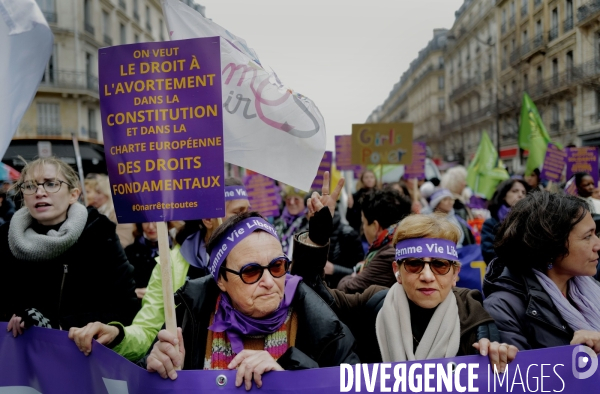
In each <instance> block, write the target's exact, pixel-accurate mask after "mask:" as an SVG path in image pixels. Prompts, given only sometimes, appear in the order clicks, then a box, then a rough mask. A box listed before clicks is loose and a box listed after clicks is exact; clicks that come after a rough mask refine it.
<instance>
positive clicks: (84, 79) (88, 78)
mask: <svg viewBox="0 0 600 394" xmlns="http://www.w3.org/2000/svg"><path fill="white" fill-rule="evenodd" d="M44 86H47V87H55V88H61V89H81V90H89V91H92V92H94V93H96V94H98V78H97V77H95V76H93V75H90V74H87V73H85V72H78V71H66V70H58V71H54V72H53V73H51V75H49V76H48V78H46V77H44V78H43V80H42V81H41V83H40V87H44Z"/></svg>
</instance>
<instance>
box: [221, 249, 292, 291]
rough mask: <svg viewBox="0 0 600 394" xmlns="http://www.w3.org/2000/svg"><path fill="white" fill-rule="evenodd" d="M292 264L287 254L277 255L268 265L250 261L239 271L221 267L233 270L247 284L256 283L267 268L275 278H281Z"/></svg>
mask: <svg viewBox="0 0 600 394" xmlns="http://www.w3.org/2000/svg"><path fill="white" fill-rule="evenodd" d="M289 266H290V260H289V259H288V258H287V257H286V256H280V257H275V258H274V259H273V260H271V262H270V263H269V264H268V265H266V266H263V265H260V264H258V263H249V264H246V265H244V266H243V267H242V268H241V269H240V270H239V271H234V270H232V269H229V268H227V267H221V269H222V270H224V271H227V272H231V273H232V274H236V275H238V276H239V277H240V278H241V279H242V282H244V283H245V284H247V285H251V284H253V283H256V282H258V281H259V280H260V278H262V276H263V273H264V272H265V270H269V273H270V274H271V276H272V277H273V278H281V277H282V276H283V275H285V274H286V272H287V270H288V268H289Z"/></svg>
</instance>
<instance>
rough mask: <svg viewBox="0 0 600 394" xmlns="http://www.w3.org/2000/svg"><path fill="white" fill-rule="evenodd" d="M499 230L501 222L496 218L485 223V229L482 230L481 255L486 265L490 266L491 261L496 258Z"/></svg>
mask: <svg viewBox="0 0 600 394" xmlns="http://www.w3.org/2000/svg"><path fill="white" fill-rule="evenodd" d="M499 228H500V221H499V220H498V219H496V218H494V217H491V218H489V219H487V220H486V221H485V222H483V227H482V228H481V254H482V255H483V260H484V261H485V263H486V264H489V263H490V261H492V260H493V259H494V258H496V251H495V250H494V242H495V240H496V234H497V233H498V229H499Z"/></svg>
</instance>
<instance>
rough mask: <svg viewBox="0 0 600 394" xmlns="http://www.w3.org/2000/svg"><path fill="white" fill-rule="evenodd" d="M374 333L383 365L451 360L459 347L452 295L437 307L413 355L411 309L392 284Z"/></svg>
mask: <svg viewBox="0 0 600 394" xmlns="http://www.w3.org/2000/svg"><path fill="white" fill-rule="evenodd" d="M375 332H376V333H377V342H378V343H379V351H380V352H381V358H382V360H383V362H384V363H389V362H397V361H407V360H408V361H412V360H431V359H435V358H447V357H454V356H456V353H458V349H459V347H460V319H459V317H458V305H457V304H456V297H455V296H454V292H452V291H450V293H449V294H448V296H446V299H445V300H444V301H442V303H441V304H440V305H438V307H437V309H436V310H435V312H434V313H433V316H432V317H431V320H430V321H429V324H428V325H427V329H425V333H424V334H423V338H421V342H419V346H417V349H416V351H415V352H413V333H412V328H411V325H410V307H409V306H408V298H407V297H406V292H405V291H404V288H403V287H402V285H401V284H399V283H394V285H393V286H392V287H391V288H390V290H389V292H388V294H387V296H386V297H385V300H384V301H383V307H381V310H380V311H379V313H378V314H377V319H376V320H375Z"/></svg>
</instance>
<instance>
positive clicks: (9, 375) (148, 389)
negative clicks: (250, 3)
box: [0, 323, 600, 394]
mask: <svg viewBox="0 0 600 394" xmlns="http://www.w3.org/2000/svg"><path fill="white" fill-rule="evenodd" d="M6 326H7V323H0V392H10V393H31V394H34V393H40V392H41V393H44V394H59V393H60V394H79V393H86V394H95V393H102V394H106V393H108V394H123V393H127V394H138V393H139V394H142V393H143V394H159V393H160V394H175V393H177V394H192V393H210V392H216V391H218V392H219V393H221V394H229V393H231V394H235V393H240V392H241V391H243V389H242V388H240V389H238V388H236V387H235V384H234V382H235V374H236V371H220V370H215V371H178V372H177V379H176V380H174V381H171V380H170V379H162V378H161V377H160V376H159V375H158V374H157V373H149V372H147V371H146V370H144V369H142V368H140V367H138V366H137V365H135V364H133V363H131V362H129V361H127V360H126V359H124V358H123V357H121V356H119V355H118V354H116V353H115V352H113V351H112V350H110V349H107V348H106V347H104V346H102V345H99V344H98V343H97V342H95V341H94V342H93V345H92V353H91V354H90V355H89V356H85V355H84V354H83V353H81V352H80V351H79V350H78V349H77V347H76V346H75V344H74V343H73V342H72V341H71V340H70V339H68V338H67V333H66V332H64V331H58V330H50V329H45V328H39V327H33V328H30V329H27V330H26V331H25V333H24V334H23V335H22V336H19V337H18V338H13V337H12V333H8V332H6ZM591 352H592V350H591V349H590V348H587V347H586V346H582V345H578V346H561V347H555V348H549V349H540V350H530V351H521V352H519V353H518V354H517V357H516V359H515V360H514V361H513V362H512V363H510V364H509V365H508V368H507V371H506V372H505V373H504V374H501V375H495V374H494V373H493V370H492V369H491V368H490V364H489V359H488V357H484V356H465V357H453V358H447V359H437V360H421V361H409V362H402V363H381V364H356V365H348V364H343V365H342V366H340V367H331V368H317V369H306V370H300V371H281V372H267V373H265V374H264V375H263V377H262V381H263V386H262V387H261V389H260V390H258V391H259V392H265V393H284V394H304V393H311V394H329V393H339V392H352V393H357V392H361V393H364V392H371V393H382V392H390V391H393V392H406V393H413V392H437V393H451V392H480V393H489V392H496V393H511V392H512V393H523V392H562V393H593V392H596V390H597V389H598V387H600V373H597V368H598V359H597V357H596V355H595V354H592V353H591ZM290 382H293V384H290ZM359 384H360V386H359ZM265 390H266V391H265ZM252 391H256V387H254V384H253V387H252Z"/></svg>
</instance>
